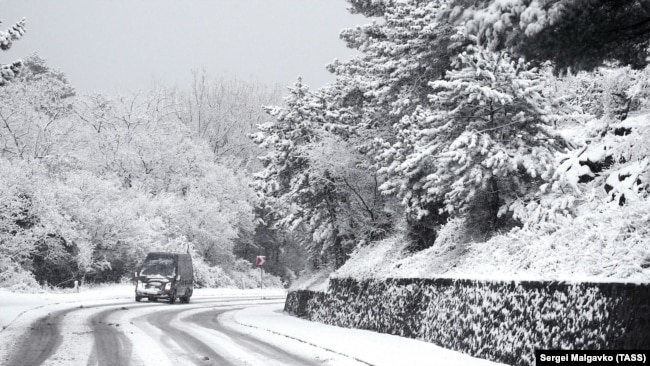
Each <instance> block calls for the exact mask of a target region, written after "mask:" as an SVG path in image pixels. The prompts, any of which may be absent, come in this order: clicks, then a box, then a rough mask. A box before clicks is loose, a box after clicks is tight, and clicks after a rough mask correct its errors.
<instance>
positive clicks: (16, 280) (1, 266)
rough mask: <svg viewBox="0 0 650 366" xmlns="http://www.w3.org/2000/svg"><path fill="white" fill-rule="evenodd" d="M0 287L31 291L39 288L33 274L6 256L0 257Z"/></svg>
mask: <svg viewBox="0 0 650 366" xmlns="http://www.w3.org/2000/svg"><path fill="white" fill-rule="evenodd" d="M0 288H6V289H9V290H11V291H15V292H22V291H25V292H31V291H34V289H35V288H41V286H40V285H39V284H38V282H37V281H36V279H35V278H34V275H33V274H32V273H31V272H29V271H27V270H25V269H23V268H21V267H20V266H18V265H17V264H16V263H14V262H12V261H10V260H9V259H8V258H6V257H2V258H0Z"/></svg>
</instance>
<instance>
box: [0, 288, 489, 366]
mask: <svg viewBox="0 0 650 366" xmlns="http://www.w3.org/2000/svg"><path fill="white" fill-rule="evenodd" d="M132 292H133V289H132V288H131V287H129V286H116V287H111V288H106V289H97V290H96V291H94V290H89V291H87V292H85V293H83V292H82V293H80V294H69V293H68V294H40V295H39V294H14V293H9V292H5V291H3V290H0V326H1V328H0V329H1V330H0V364H2V365H6V366H18V365H20V366H29V365H57V366H62V365H65V366H67V365H72V366H76V365H86V366H95V365H101V366H103V365H111V366H113V365H152V366H153V365H155V366H172V365H237V366H239V365H250V366H256V365H264V366H266V365H307V366H308V365H323V366H327V365H336V366H339V365H340V366H354V365H356V366H358V365H364V366H368V365H372V366H380V365H387V366H388V365H390V366H392V365H399V364H408V365H495V364H494V363H492V362H489V361H486V360H481V359H477V358H472V357H469V356H467V355H464V354H461V353H458V352H454V351H451V350H447V349H444V348H440V347H438V346H436V345H434V344H431V343H426V342H421V341H417V340H414V339H407V338H402V337H397V336H391V335H387V334H379V333H375V332H370V331H365V330H358V329H346V328H339V327H334V326H329V325H325V324H320V323H314V322H309V321H306V320H303V319H298V318H295V317H292V316H289V315H287V314H284V313H283V312H282V309H283V306H284V297H285V292H284V291H282V290H269V291H264V290H226V289H214V290H209V289H200V290H197V291H196V292H195V296H194V297H193V298H192V301H191V303H190V304H179V303H177V304H174V305H170V304H168V303H165V302H160V303H157V302H146V301H143V302H139V303H137V302H135V301H134V299H133V297H132Z"/></svg>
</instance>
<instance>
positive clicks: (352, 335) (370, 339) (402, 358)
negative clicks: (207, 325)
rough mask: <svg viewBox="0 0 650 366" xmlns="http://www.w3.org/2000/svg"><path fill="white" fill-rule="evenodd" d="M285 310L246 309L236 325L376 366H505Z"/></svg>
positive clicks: (279, 307)
mask: <svg viewBox="0 0 650 366" xmlns="http://www.w3.org/2000/svg"><path fill="white" fill-rule="evenodd" d="M282 309H283V305H281V304H279V305H278V304H274V305H264V306H257V307H251V308H246V309H243V310H240V311H237V312H235V313H234V321H235V322H236V323H238V324H240V325H243V326H246V327H248V328H249V329H250V331H251V332H255V336H256V337H259V338H263V337H264V335H263V334H260V332H262V331H266V332H271V333H274V334H277V335H282V336H285V337H287V338H289V339H293V340H298V341H300V342H304V343H307V344H310V345H313V346H316V347H319V348H323V349H326V350H328V351H330V352H334V353H336V354H339V355H344V356H347V357H350V358H352V359H354V360H357V361H360V362H362V363H366V364H368V365H373V366H384V365H385V366H392V365H413V366H418V365H422V366H425V365H448V366H454V365H459V366H460V365H467V366H473V365H476V366H479V365H481V366H487V365H502V364H500V363H495V362H491V361H488V360H484V359H479V358H475V357H471V356H469V355H466V354H463V353H460V352H457V351H452V350H449V349H446V348H442V347H439V346H436V345H435V344H433V343H428V342H423V341H419V340H416V339H411V338H404V337H399V336H394V335H390V334H383V333H377V332H373V331H368V330H361V329H349V328H341V327H335V326H331V325H326V324H323V323H318V322H311V321H307V320H304V319H300V318H296V317H293V316H290V315H287V314H285V313H283V312H282ZM267 341H271V338H269V339H267Z"/></svg>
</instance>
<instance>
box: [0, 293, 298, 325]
mask: <svg viewBox="0 0 650 366" xmlns="http://www.w3.org/2000/svg"><path fill="white" fill-rule="evenodd" d="M133 291H134V289H133V286H132V285H128V284H126V285H107V286H98V287H91V288H84V287H82V288H81V289H80V290H79V293H77V292H75V291H72V290H69V291H65V292H43V293H34V294H30V293H15V292H10V291H7V290H5V289H0V299H2V301H0V330H2V329H4V328H6V327H7V326H9V325H10V324H11V323H12V322H13V321H14V320H15V319H16V318H18V317H30V314H29V313H30V311H31V310H37V309H41V308H44V307H47V306H51V305H59V304H67V303H69V304H73V303H77V302H88V301H97V300H128V299H133V296H134V292H133ZM285 295H286V290H284V289H251V290H239V289H227V288H220V289H211V288H206V289H195V290H194V296H193V298H201V297H207V296H285Z"/></svg>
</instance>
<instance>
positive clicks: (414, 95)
mask: <svg viewBox="0 0 650 366" xmlns="http://www.w3.org/2000/svg"><path fill="white" fill-rule="evenodd" d="M349 2H350V4H351V6H352V7H351V12H352V13H360V14H364V15H366V16H368V17H381V18H382V21H376V20H375V19H373V20H372V22H371V23H370V24H366V25H363V26H358V27H356V28H354V29H347V30H344V31H343V32H342V33H341V38H342V39H343V40H344V41H345V42H346V44H347V45H348V47H349V48H352V49H355V50H358V51H360V52H361V54H360V55H359V56H357V57H354V58H352V59H350V60H346V61H339V60H336V61H334V62H333V63H332V64H331V65H329V66H328V69H329V70H330V71H331V72H332V73H333V74H335V75H336V77H337V79H336V82H335V83H334V84H333V85H332V87H331V88H329V90H328V98H329V100H330V106H331V107H330V112H329V113H330V114H334V115H336V121H337V123H339V124H340V125H345V126H348V127H349V129H348V130H345V129H340V130H343V131H345V134H348V135H352V136H353V138H355V139H356V140H357V141H358V143H357V147H358V150H359V152H361V153H362V154H363V156H365V158H364V162H363V165H365V166H366V167H367V169H368V174H369V175H375V174H376V171H377V169H378V168H379V165H377V161H376V160H375V156H376V155H377V154H379V153H381V152H382V151H383V149H384V148H385V146H386V145H391V144H393V143H394V142H395V135H394V132H393V129H392V126H393V125H394V124H395V123H397V122H398V121H400V120H401V119H402V118H403V117H404V116H407V115H410V114H412V113H413V112H414V111H415V109H416V108H417V107H418V106H427V105H428V104H429V100H428V98H427V96H428V94H430V93H431V92H432V89H431V86H430V85H429V81H430V80H436V79H438V78H441V77H442V76H443V75H444V72H445V70H447V69H448V68H449V67H450V64H451V59H452V58H453V57H454V56H455V55H457V54H458V53H459V52H460V51H461V50H462V49H463V47H464V45H466V44H467V42H468V41H467V40H466V39H465V38H464V37H463V36H462V34H460V33H459V32H458V31H457V30H456V29H455V28H454V27H453V26H452V25H450V24H449V23H447V22H441V21H439V20H438V17H439V13H440V11H441V10H442V9H444V5H445V2H444V1H423V0H408V1H391V0H386V1H375V0H372V1H366V0H350V1H349ZM344 137H345V138H347V137H346V136H344ZM378 178H379V180H378V182H379V183H381V177H378ZM383 198H384V202H383V203H382V204H386V205H393V200H394V197H392V196H384V197H383ZM431 211H437V210H431ZM377 212H380V213H381V212H382V209H381V208H380V209H378V210H377ZM397 216H401V213H399V214H397ZM406 219H407V222H408V233H409V234H408V235H409V237H410V239H412V241H413V242H414V243H415V244H416V246H418V247H421V246H426V243H431V242H432V240H433V238H434V237H435V228H436V227H437V226H438V225H440V224H441V223H443V222H444V221H445V217H444V216H440V217H438V216H436V215H429V216H426V217H419V218H418V217H417V216H415V215H407V217H406ZM393 220H394V218H393Z"/></svg>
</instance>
